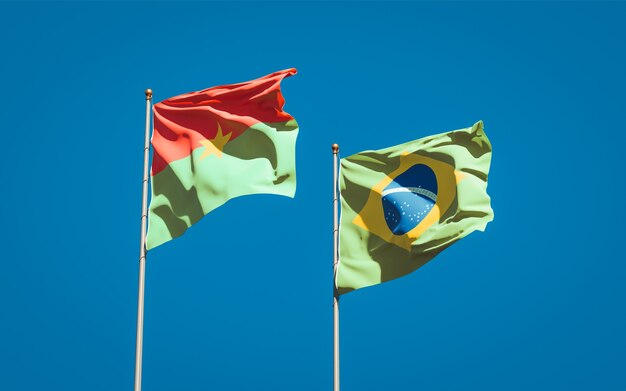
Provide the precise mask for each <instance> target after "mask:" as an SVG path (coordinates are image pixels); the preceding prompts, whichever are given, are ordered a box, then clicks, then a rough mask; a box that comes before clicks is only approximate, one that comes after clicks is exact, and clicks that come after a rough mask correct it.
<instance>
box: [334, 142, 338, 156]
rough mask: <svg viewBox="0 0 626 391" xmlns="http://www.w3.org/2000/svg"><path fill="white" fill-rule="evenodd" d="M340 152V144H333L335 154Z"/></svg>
mask: <svg viewBox="0 0 626 391" xmlns="http://www.w3.org/2000/svg"><path fill="white" fill-rule="evenodd" d="M337 152H339V144H333V153H334V154H337Z"/></svg>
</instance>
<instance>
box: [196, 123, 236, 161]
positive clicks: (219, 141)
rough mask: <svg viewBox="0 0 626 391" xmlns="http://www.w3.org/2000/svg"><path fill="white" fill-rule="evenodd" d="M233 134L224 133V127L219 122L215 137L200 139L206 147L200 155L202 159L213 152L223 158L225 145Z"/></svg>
mask: <svg viewBox="0 0 626 391" xmlns="http://www.w3.org/2000/svg"><path fill="white" fill-rule="evenodd" d="M231 135H232V133H228V134H227V135H224V133H222V127H221V126H220V124H219V123H218V124H217V133H215V137H214V138H213V139H212V140H208V139H204V140H201V141H200V144H202V145H203V146H204V147H205V149H204V152H203V153H202V155H201V156H200V160H202V159H204V158H206V157H208V156H210V155H212V154H215V155H216V156H217V157H218V158H220V159H221V158H222V150H223V149H224V145H226V143H227V142H228V140H230V136H231Z"/></svg>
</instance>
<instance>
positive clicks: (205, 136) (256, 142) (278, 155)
mask: <svg viewBox="0 0 626 391" xmlns="http://www.w3.org/2000/svg"><path fill="white" fill-rule="evenodd" d="M295 73H296V70H295V69H287V70H284V71H279V72H275V73H272V74H270V75H267V76H264V77H261V78H259V79H256V80H252V81H249V82H245V83H238V84H231V85H225V86H218V87H212V88H209V89H206V90H202V91H198V92H192V93H189V94H184V95H180V96H176V97H174V98H170V99H166V100H164V101H162V102H160V103H157V104H155V105H154V108H153V111H154V133H153V136H152V147H153V149H154V154H153V161H152V173H151V183H152V200H151V202H150V212H149V220H148V221H149V223H148V238H147V244H146V247H147V248H148V249H151V248H154V247H156V246H159V245H160V244H163V243H165V242H167V241H169V240H171V239H173V238H176V237H178V236H180V235H182V234H183V233H184V232H185V231H186V230H187V228H189V227H190V226H191V225H192V224H195V223H196V222H198V221H199V220H200V219H201V218H202V217H203V216H204V215H205V214H207V213H208V212H210V211H211V210H213V209H215V208H217V207H218V206H220V205H222V204H224V203H225V202H226V201H228V200H229V199H231V198H234V197H238V196H242V195H247V194H255V193H265V194H278V195H284V196H288V197H293V196H294V194H295V190H296V176H295V173H296V172H295V144H296V137H297V135H298V124H297V123H296V121H295V120H294V118H293V117H292V116H291V115H289V114H287V113H286V112H284V111H283V105H284V103H285V101H284V99H283V96H282V94H281V91H280V82H281V81H282V80H283V79H284V78H285V77H288V76H291V75H294V74H295Z"/></svg>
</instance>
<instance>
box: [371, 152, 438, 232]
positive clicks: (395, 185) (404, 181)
mask: <svg viewBox="0 0 626 391" xmlns="http://www.w3.org/2000/svg"><path fill="white" fill-rule="evenodd" d="M382 196H383V197H382V203H383V211H384V214H385V221H386V222H387V226H388V227H389V229H390V230H391V232H393V234H394V235H404V234H406V233H407V232H409V231H411V230H412V229H413V228H415V227H417V225H418V224H419V223H420V222H421V221H422V220H424V218H425V217H426V215H428V213H430V211H431V210H432V208H433V206H434V205H435V202H437V178H436V176H435V173H434V172H433V170H432V169H431V168H430V167H428V166H427V165H424V164H416V165H414V166H411V167H409V168H408V169H407V170H406V171H404V172H403V173H402V174H400V175H398V176H397V177H396V178H395V179H394V180H393V181H392V182H391V183H390V184H389V185H387V186H386V187H385V189H384V190H383V194H382Z"/></svg>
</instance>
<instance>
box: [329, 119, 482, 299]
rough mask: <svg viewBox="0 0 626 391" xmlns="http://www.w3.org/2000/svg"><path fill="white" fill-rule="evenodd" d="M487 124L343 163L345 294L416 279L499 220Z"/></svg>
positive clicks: (341, 287) (340, 275) (340, 279)
mask: <svg viewBox="0 0 626 391" xmlns="http://www.w3.org/2000/svg"><path fill="white" fill-rule="evenodd" d="M490 163H491V143H490V142H489V140H488V139H487V136H486V135H485V132H484V131H483V123H482V121H480V122H477V123H476V124H474V126H472V127H470V128H466V129H460V130H455V131H451V132H447V133H442V134H438V135H434V136H430V137H426V138H422V139H419V140H415V141H411V142H408V143H405V144H401V145H397V146H394V147H390V148H386V149H381V150H378V151H365V152H361V153H357V154H356V155H352V156H350V157H347V158H344V159H341V173H340V190H341V222H340V228H339V243H340V247H339V248H340V257H339V259H340V260H339V266H338V268H337V275H336V281H335V283H336V286H337V289H338V293H339V294H343V293H347V292H350V291H352V290H355V289H359V288H363V287H366V286H370V285H374V284H380V283H382V282H385V281H389V280H392V279H394V278H398V277H401V276H403V275H405V274H408V273H411V272H412V271H414V270H416V269H417V268H419V267H420V266H422V265H424V264H425V263H426V262H428V261H430V260H431V259H432V258H433V257H435V256H436V255H437V254H439V253H440V252H441V251H443V250H444V249H446V248H447V247H448V246H450V245H451V244H452V243H454V242H456V241H457V240H459V239H461V238H463V237H464V236H466V235H468V234H469V233H471V232H472V231H474V230H476V229H478V230H481V231H483V230H484V229H485V226H486V225H487V223H488V222H490V221H491V220H493V210H492V209H491V205H490V198H489V195H487V176H488V173H489V165H490Z"/></svg>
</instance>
